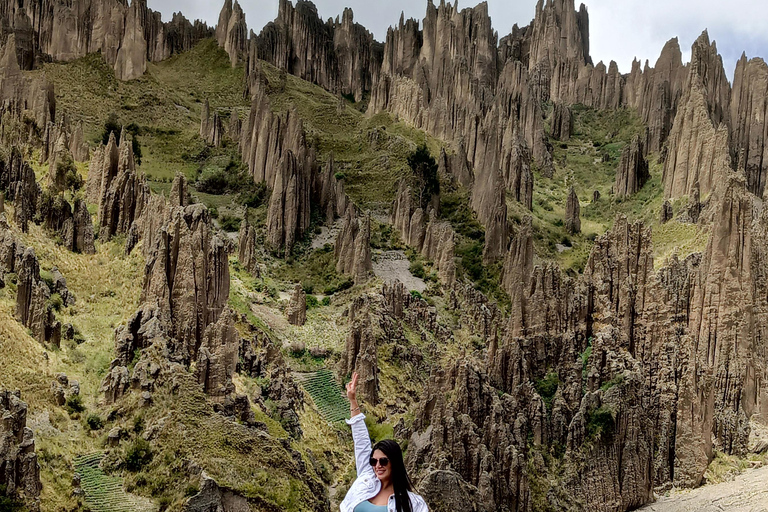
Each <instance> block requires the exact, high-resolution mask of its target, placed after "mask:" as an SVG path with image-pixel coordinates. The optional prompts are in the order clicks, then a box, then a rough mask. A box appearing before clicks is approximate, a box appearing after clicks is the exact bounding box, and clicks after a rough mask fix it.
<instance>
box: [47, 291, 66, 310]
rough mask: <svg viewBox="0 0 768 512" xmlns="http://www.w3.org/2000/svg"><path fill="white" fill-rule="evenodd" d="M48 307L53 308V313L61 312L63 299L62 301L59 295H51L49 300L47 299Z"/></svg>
mask: <svg viewBox="0 0 768 512" xmlns="http://www.w3.org/2000/svg"><path fill="white" fill-rule="evenodd" d="M48 305H49V306H50V307H51V308H53V310H54V311H61V308H63V307H64V299H62V298H61V295H59V294H58V293H54V294H53V295H51V298H50V299H48Z"/></svg>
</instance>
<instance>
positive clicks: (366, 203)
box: [262, 63, 442, 210]
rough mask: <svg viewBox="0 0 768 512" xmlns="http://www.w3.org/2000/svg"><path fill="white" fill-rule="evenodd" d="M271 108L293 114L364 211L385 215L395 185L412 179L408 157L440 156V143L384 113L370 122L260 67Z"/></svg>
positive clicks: (326, 94)
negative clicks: (421, 149)
mask: <svg viewBox="0 0 768 512" xmlns="http://www.w3.org/2000/svg"><path fill="white" fill-rule="evenodd" d="M262 68H263V70H264V72H265V74H266V76H267V79H268V84H267V92H268V94H269V97H270V100H271V103H272V109H273V110H274V111H276V112H286V111H288V110H289V109H295V110H296V112H297V113H298V114H299V116H300V117H301V119H302V121H303V123H304V129H305V131H306V132H307V140H308V141H309V142H310V144H311V145H313V146H314V147H315V149H316V150H317V152H318V158H319V160H320V162H321V163H324V162H327V161H328V159H329V158H330V156H331V155H333V159H334V163H335V169H336V172H337V173H340V174H341V175H343V176H344V183H345V190H346V192H347V194H349V196H350V197H351V198H352V200H353V201H355V203H357V204H358V205H359V206H361V207H363V208H374V209H379V210H384V209H387V208H389V205H390V203H391V202H392V200H393V199H394V197H395V193H396V183H397V182H398V181H399V180H400V179H401V178H405V177H409V176H411V175H412V174H413V171H412V170H411V167H410V166H409V164H408V157H409V156H411V155H412V154H413V153H414V152H415V151H417V149H418V148H419V147H420V146H422V145H425V146H426V147H427V148H428V149H429V154H431V155H439V154H440V147H441V146H442V143H441V142H439V141H438V140H437V139H434V138H432V137H430V136H428V135H426V134H424V132H422V131H420V130H417V129H415V128H413V127H411V126H408V125H407V124H405V123H403V122H395V121H394V120H393V119H392V116H390V115H389V114H387V113H379V114H376V115H374V116H371V117H368V116H366V115H365V114H364V113H363V112H361V111H360V110H359V109H358V108H356V107H359V105H356V104H352V103H349V102H348V101H347V100H342V102H341V104H340V102H339V98H338V97H337V96H335V95H334V94H331V93H329V92H327V91H325V90H323V89H322V88H320V87H318V86H316V85H312V84H310V83H309V82H305V81H303V80H301V79H299V78H297V77H295V76H292V75H287V74H286V73H285V72H282V71H280V70H278V69H276V68H274V67H273V66H271V65H269V64H266V63H262Z"/></svg>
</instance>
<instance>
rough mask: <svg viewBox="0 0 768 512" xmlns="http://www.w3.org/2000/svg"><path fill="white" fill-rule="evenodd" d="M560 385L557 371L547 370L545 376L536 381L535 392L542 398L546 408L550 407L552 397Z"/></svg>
mask: <svg viewBox="0 0 768 512" xmlns="http://www.w3.org/2000/svg"><path fill="white" fill-rule="evenodd" d="M559 386H560V378H559V376H558V375H557V372H549V373H548V374H547V375H546V377H544V378H543V379H539V380H538V381H536V392H538V393H539V395H540V396H541V398H542V399H543V400H544V404H545V405H546V406H547V409H551V408H552V399H553V398H554V397H555V393H557V388H558V387H559Z"/></svg>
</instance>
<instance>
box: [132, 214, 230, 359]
mask: <svg viewBox="0 0 768 512" xmlns="http://www.w3.org/2000/svg"><path fill="white" fill-rule="evenodd" d="M145 243H146V240H145ZM230 252H231V243H230V242H229V241H228V240H226V239H223V238H221V237H220V236H219V235H217V234H214V231H213V228H212V224H211V218H210V215H209V213H208V210H207V209H206V208H205V207H204V206H203V205H200V204H195V205H191V206H187V207H186V208H181V207H177V208H174V209H172V211H171V212H170V218H169V221H168V223H167V224H166V225H165V226H163V227H162V229H161V232H160V234H159V236H158V237H157V239H156V240H155V242H154V244H153V247H151V248H150V249H149V255H148V257H147V271H146V277H145V281H144V291H143V294H142V303H144V302H148V303H150V304H156V305H157V306H158V307H159V310H160V312H161V315H162V317H163V318H165V319H167V320H168V321H170V324H171V328H170V331H169V332H168V335H169V338H171V341H172V343H173V344H172V346H171V347H170V348H171V351H172V353H174V354H175V355H176V357H178V358H179V359H180V360H183V361H190V360H193V359H194V358H195V356H196V353H197V347H199V345H200V343H201V341H202V337H203V335H204V333H205V330H206V329H207V327H208V326H209V325H211V324H212V323H215V322H216V321H217V320H218V318H219V316H220V315H221V313H222V311H223V310H224V306H225V305H226V302H227V300H228V299H229V286H230V283H229V262H228V255H229V253H230Z"/></svg>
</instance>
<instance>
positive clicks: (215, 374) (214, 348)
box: [195, 308, 240, 400]
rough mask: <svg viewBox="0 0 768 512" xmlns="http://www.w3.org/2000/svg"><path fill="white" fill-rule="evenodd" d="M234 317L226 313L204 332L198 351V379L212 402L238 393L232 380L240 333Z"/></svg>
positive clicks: (232, 314)
mask: <svg viewBox="0 0 768 512" xmlns="http://www.w3.org/2000/svg"><path fill="white" fill-rule="evenodd" d="M234 317H235V314H234V313H233V312H232V311H231V310H230V309H228V308H227V309H224V312H223V313H222V314H221V316H220V317H219V319H218V320H217V321H216V323H212V324H210V325H209V326H208V327H207V328H206V329H205V335H204V336H203V339H202V341H201V343H200V346H199V347H198V349H197V365H196V366H195V376H196V377H197V382H198V383H200V384H201V385H202V386H203V391H205V393H207V394H208V396H210V397H211V398H212V399H213V400H223V399H224V398H226V397H229V396H231V395H232V394H233V393H234V392H235V385H234V384H233V383H232V376H233V375H234V373H235V369H236V368H237V358H238V355H239V353H240V333H239V332H238V331H237V328H236V327H235V318H234Z"/></svg>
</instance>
